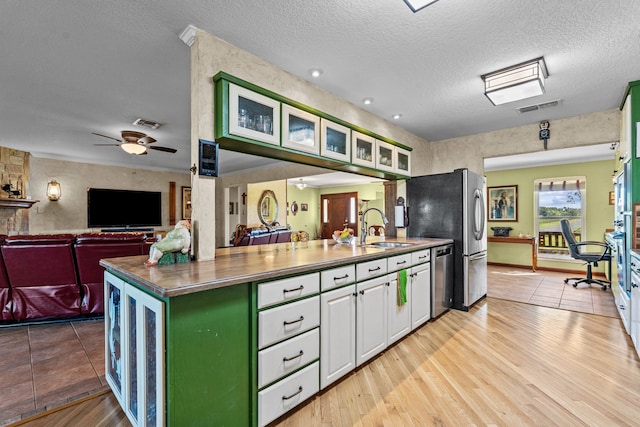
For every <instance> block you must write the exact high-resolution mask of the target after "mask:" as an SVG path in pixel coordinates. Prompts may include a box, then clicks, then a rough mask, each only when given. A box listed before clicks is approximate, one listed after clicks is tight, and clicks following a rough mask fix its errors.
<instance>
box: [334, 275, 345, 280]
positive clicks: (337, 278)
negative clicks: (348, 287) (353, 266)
mask: <svg viewBox="0 0 640 427" xmlns="http://www.w3.org/2000/svg"><path fill="white" fill-rule="evenodd" d="M348 278H349V275H348V274H345V275H344V276H340V277H334V278H333V280H342V279H348Z"/></svg>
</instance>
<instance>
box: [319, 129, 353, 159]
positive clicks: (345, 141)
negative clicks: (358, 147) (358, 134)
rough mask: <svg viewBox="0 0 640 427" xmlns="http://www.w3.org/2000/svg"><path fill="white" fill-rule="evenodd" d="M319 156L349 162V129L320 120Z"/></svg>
mask: <svg viewBox="0 0 640 427" xmlns="http://www.w3.org/2000/svg"><path fill="white" fill-rule="evenodd" d="M320 155H321V156H323V157H329V158H332V159H336V160H341V161H343V162H347V163H348V162H350V161H351V129H349V128H348V127H346V126H342V125H339V124H337V123H334V122H332V121H331V120H327V119H320Z"/></svg>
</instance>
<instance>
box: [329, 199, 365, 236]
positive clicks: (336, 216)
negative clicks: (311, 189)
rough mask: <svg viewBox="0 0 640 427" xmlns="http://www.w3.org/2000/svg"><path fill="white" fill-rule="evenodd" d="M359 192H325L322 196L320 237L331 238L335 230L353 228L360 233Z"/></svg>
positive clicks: (356, 233) (356, 232)
mask: <svg viewBox="0 0 640 427" xmlns="http://www.w3.org/2000/svg"><path fill="white" fill-rule="evenodd" d="M357 205H358V193H357V192H352V193H337V194H323V195H321V196H320V206H321V208H320V217H321V218H322V221H321V227H320V237H321V238H322V239H331V238H332V237H331V235H332V234H333V232H334V230H342V229H344V228H345V226H346V227H349V228H353V231H354V235H356V236H357V235H358V212H357V210H358V209H357Z"/></svg>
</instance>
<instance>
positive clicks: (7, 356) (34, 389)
mask: <svg viewBox="0 0 640 427" xmlns="http://www.w3.org/2000/svg"><path fill="white" fill-rule="evenodd" d="M566 276H567V274H565V273H555V272H548V271H538V272H535V273H534V272H531V271H530V270H525V269H518V268H510V267H498V266H489V269H488V292H487V295H488V297H492V298H500V299H507V300H511V301H518V302H524V303H529V304H535V305H543V306H547V307H555V308H559V309H566V310H572V311H581V312H586V313H592V314H598V315H602V316H610V317H618V313H617V310H616V308H615V304H614V301H613V296H612V294H611V290H607V291H602V290H601V289H600V287H599V286H592V287H587V286H586V285H580V286H579V287H578V288H574V287H573V286H571V285H565V284H564V278H565V277H566ZM571 276H573V275H571ZM103 331H104V321H103V320H102V319H92V320H82V321H72V322H60V323H51V324H42V325H31V326H18V327H3V328H0V348H2V351H3V357H2V358H0V426H5V425H7V424H9V423H11V422H15V421H19V420H20V419H21V418H22V417H25V416H31V415H34V414H36V413H38V412H41V411H43V410H46V409H49V408H52V407H55V406H58V405H61V404H63V403H66V402H68V401H72V400H75V399H78V398H80V397H82V396H85V395H87V394H91V393H95V392H97V391H100V390H103V389H105V388H107V387H108V386H107V383H106V380H105V377H104V339H103V336H104V332H103Z"/></svg>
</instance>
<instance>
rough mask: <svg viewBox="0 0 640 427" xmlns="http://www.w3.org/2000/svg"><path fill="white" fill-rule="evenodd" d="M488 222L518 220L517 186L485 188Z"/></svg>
mask: <svg viewBox="0 0 640 427" xmlns="http://www.w3.org/2000/svg"><path fill="white" fill-rule="evenodd" d="M487 212H488V215H487V218H489V221H517V220H518V186H517V185H503V186H501V187H487Z"/></svg>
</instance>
